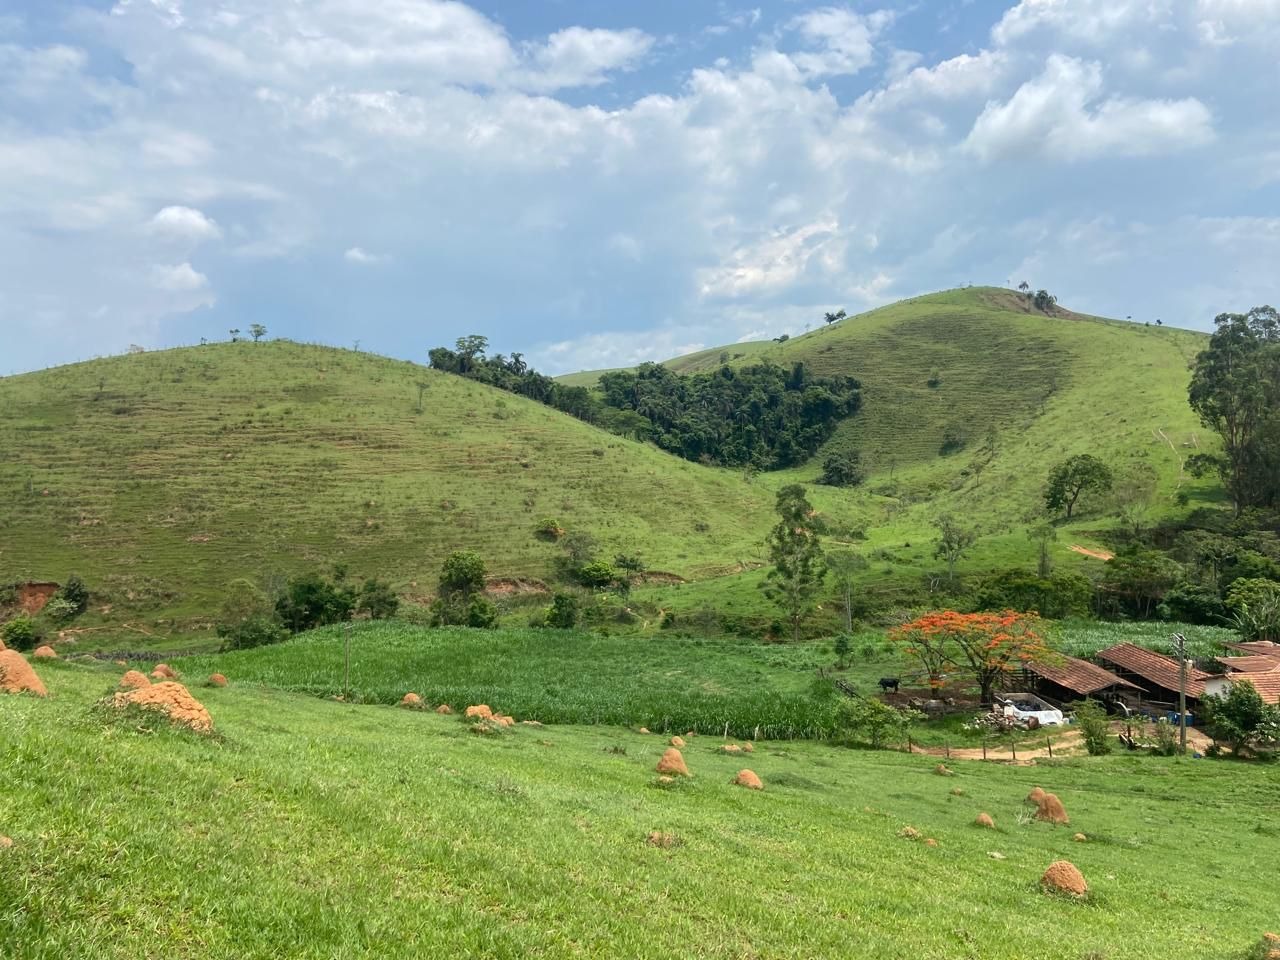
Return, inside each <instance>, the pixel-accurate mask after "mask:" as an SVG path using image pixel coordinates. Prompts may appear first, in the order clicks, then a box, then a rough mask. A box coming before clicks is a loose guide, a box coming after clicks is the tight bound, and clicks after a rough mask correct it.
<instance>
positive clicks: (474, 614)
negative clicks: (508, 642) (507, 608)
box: [431, 551, 498, 629]
mask: <svg viewBox="0 0 1280 960" xmlns="http://www.w3.org/2000/svg"><path fill="white" fill-rule="evenodd" d="M484 578H485V565H484V560H483V559H482V558H481V557H480V555H479V554H477V553H470V552H466V551H458V552H455V553H451V554H450V555H449V557H448V559H446V560H445V562H444V565H443V566H442V567H441V568H440V593H439V596H437V597H436V599H435V601H434V602H433V603H432V604H431V625H432V626H433V627H447V626H463V627H478V628H481V629H487V628H489V627H494V626H497V624H498V608H497V607H495V606H494V605H493V602H492V601H491V600H489V598H488V597H486V596H485V595H484Z"/></svg>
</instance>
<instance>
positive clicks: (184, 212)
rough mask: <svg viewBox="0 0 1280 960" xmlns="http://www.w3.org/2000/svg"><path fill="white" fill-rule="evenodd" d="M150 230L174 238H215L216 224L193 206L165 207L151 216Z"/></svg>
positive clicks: (218, 232)
mask: <svg viewBox="0 0 1280 960" xmlns="http://www.w3.org/2000/svg"><path fill="white" fill-rule="evenodd" d="M150 227H151V231H152V232H153V233H156V234H159V235H160V236H163V237H167V238H171V239H175V240H190V241H200V240H216V239H218V238H219V237H220V236H222V231H221V230H220V229H218V225H217V224H216V223H214V222H213V221H212V220H210V219H209V218H208V217H207V216H205V215H204V214H203V213H202V212H200V211H199V210H196V209H195V208H193V207H183V206H174V207H165V208H164V209H162V210H160V211H159V212H158V213H157V214H156V215H155V216H154V217H152V218H151V223H150Z"/></svg>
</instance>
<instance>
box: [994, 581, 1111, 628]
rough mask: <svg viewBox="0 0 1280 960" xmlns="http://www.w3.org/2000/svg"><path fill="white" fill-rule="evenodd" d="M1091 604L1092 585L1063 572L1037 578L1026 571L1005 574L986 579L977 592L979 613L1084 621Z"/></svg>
mask: <svg viewBox="0 0 1280 960" xmlns="http://www.w3.org/2000/svg"><path fill="white" fill-rule="evenodd" d="M1092 601H1093V584H1092V583H1090V582H1089V580H1088V578H1086V577H1083V576H1081V575H1080V574H1078V573H1068V572H1066V571H1063V572H1060V573H1054V574H1052V575H1051V576H1048V577H1039V576H1036V575H1035V574H1033V573H1030V572H1028V571H1025V570H1006V571H1005V572H1004V573H1000V574H996V575H995V576H993V577H988V578H987V579H986V580H984V581H983V582H982V585H981V587H980V588H979V590H978V600H977V604H978V608H979V609H980V610H1034V611H1036V612H1037V613H1039V614H1040V615H1041V616H1042V617H1048V618H1049V619H1051V620H1065V619H1069V618H1071V617H1083V616H1087V615H1088V613H1089V608H1090V604H1091V603H1092Z"/></svg>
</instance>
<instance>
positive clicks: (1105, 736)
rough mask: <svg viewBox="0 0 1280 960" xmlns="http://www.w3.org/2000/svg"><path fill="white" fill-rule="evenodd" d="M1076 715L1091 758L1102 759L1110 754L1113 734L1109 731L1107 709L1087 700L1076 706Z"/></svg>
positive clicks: (1094, 701)
mask: <svg viewBox="0 0 1280 960" xmlns="http://www.w3.org/2000/svg"><path fill="white" fill-rule="evenodd" d="M1075 714H1076V722H1077V723H1078V724H1079V725H1080V733H1081V735H1082V736H1083V737H1084V747H1085V749H1086V750H1088V751H1089V756H1091V757H1102V756H1106V755H1107V754H1108V753H1110V752H1111V734H1110V731H1109V730H1108V729H1107V708H1106V707H1104V706H1103V705H1102V704H1100V703H1099V702H1098V701H1097V700H1085V701H1084V702H1083V703H1078V704H1076V710H1075Z"/></svg>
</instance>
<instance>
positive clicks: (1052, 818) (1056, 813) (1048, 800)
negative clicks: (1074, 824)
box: [1036, 793, 1071, 823]
mask: <svg viewBox="0 0 1280 960" xmlns="http://www.w3.org/2000/svg"><path fill="white" fill-rule="evenodd" d="M1036 819H1037V820H1043V821H1045V822H1046V823H1070V822H1071V818H1070V817H1068V816H1067V810H1066V808H1065V807H1064V806H1063V805H1062V801H1061V800H1059V799H1058V796H1057V794H1054V793H1046V794H1045V795H1044V799H1043V800H1041V801H1040V807H1039V809H1038V810H1036Z"/></svg>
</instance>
